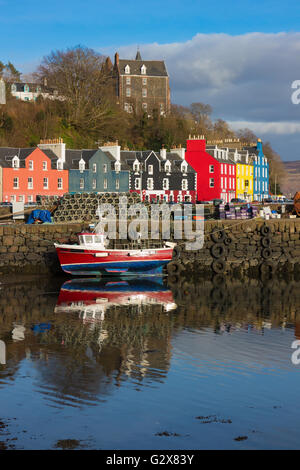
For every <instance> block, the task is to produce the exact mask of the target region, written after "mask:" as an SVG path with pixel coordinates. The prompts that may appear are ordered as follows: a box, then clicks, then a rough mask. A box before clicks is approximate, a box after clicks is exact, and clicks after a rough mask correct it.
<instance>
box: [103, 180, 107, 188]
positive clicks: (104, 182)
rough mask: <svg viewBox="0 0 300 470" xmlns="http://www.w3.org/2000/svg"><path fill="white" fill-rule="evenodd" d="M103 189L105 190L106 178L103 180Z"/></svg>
mask: <svg viewBox="0 0 300 470" xmlns="http://www.w3.org/2000/svg"><path fill="white" fill-rule="evenodd" d="M103 188H104V189H107V178H104V181H103Z"/></svg>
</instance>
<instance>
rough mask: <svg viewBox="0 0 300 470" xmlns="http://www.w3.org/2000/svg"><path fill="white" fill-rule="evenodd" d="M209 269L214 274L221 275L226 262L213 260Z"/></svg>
mask: <svg viewBox="0 0 300 470" xmlns="http://www.w3.org/2000/svg"><path fill="white" fill-rule="evenodd" d="M211 268H212V270H213V272H214V273H216V274H221V273H223V272H224V271H225V269H226V262H225V260H223V259H218V260H215V261H214V262H213V263H212V265H211Z"/></svg>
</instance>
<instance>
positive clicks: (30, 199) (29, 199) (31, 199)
mask: <svg viewBox="0 0 300 470" xmlns="http://www.w3.org/2000/svg"><path fill="white" fill-rule="evenodd" d="M27 200H28V202H33V195H32V194H30V195H29V196H28V199H27Z"/></svg>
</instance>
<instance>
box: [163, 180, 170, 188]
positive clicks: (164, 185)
mask: <svg viewBox="0 0 300 470" xmlns="http://www.w3.org/2000/svg"><path fill="white" fill-rule="evenodd" d="M163 189H169V180H168V178H164V179H163Z"/></svg>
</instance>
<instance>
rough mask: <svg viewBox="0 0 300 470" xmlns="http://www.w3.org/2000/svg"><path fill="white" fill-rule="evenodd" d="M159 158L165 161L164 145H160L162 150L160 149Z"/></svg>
mask: <svg viewBox="0 0 300 470" xmlns="http://www.w3.org/2000/svg"><path fill="white" fill-rule="evenodd" d="M160 156H161V158H162V159H163V160H166V159H167V150H166V149H165V148H164V145H162V148H161V149H160Z"/></svg>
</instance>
